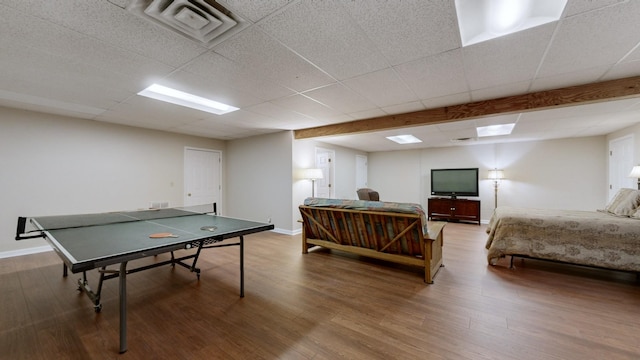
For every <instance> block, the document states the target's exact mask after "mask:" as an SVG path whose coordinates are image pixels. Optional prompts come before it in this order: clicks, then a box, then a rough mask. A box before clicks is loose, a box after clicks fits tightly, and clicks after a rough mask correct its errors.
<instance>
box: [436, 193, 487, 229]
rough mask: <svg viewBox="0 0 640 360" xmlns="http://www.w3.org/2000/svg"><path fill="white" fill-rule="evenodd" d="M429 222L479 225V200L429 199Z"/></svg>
mask: <svg viewBox="0 0 640 360" xmlns="http://www.w3.org/2000/svg"><path fill="white" fill-rule="evenodd" d="M428 216H429V220H446V221H468V222H477V223H478V225H480V200H469V199H452V198H429V200H428Z"/></svg>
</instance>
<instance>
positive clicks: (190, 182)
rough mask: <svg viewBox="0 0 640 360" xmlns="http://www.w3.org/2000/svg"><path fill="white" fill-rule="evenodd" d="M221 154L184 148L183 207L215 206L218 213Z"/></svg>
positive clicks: (213, 151) (220, 189)
mask: <svg viewBox="0 0 640 360" xmlns="http://www.w3.org/2000/svg"><path fill="white" fill-rule="evenodd" d="M220 158H221V153H220V152H219V151H215V150H206V149H196V148H185V151H184V206H195V205H211V204H213V203H216V204H217V209H216V210H217V212H218V213H220V206H221V203H220V199H221V195H220V194H221V191H222V186H221V184H220V179H221V171H220V168H221V161H220Z"/></svg>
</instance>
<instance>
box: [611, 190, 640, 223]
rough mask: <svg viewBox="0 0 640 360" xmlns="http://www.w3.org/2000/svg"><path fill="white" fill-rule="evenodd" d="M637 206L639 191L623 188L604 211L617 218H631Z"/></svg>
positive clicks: (639, 201)
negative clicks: (617, 216)
mask: <svg viewBox="0 0 640 360" xmlns="http://www.w3.org/2000/svg"><path fill="white" fill-rule="evenodd" d="M638 206H640V190H634V189H627V188H623V189H620V190H619V191H618V193H617V194H616V196H614V197H613V199H612V200H611V201H610V202H609V204H607V206H606V207H605V210H606V211H608V212H610V213H612V214H615V215H619V216H631V215H633V214H634V213H635V212H636V210H637V209H638ZM639 216H640V215H639Z"/></svg>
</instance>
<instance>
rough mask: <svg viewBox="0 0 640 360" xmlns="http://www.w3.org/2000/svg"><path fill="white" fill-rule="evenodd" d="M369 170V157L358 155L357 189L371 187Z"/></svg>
mask: <svg viewBox="0 0 640 360" xmlns="http://www.w3.org/2000/svg"><path fill="white" fill-rule="evenodd" d="M367 171H368V168H367V157H366V156H365V155H356V190H358V189H362V188H366V187H369V185H368V183H367Z"/></svg>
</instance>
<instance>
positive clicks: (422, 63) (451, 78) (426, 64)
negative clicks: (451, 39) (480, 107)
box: [395, 50, 469, 99]
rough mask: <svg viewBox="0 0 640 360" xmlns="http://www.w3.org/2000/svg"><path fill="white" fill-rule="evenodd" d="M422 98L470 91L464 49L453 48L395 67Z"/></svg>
mask: <svg viewBox="0 0 640 360" xmlns="http://www.w3.org/2000/svg"><path fill="white" fill-rule="evenodd" d="M395 69H396V70H397V71H398V74H400V77H401V78H402V79H403V80H404V82H405V83H406V84H407V85H408V86H409V88H410V89H411V90H413V92H414V93H415V94H416V95H417V96H418V98H420V99H430V98H434V97H441V96H445V95H450V94H458V93H462V92H465V91H468V90H469V88H468V85H467V81H466V79H465V74H464V65H463V59H462V51H460V50H453V51H448V52H445V53H442V54H438V55H434V56H430V57H427V58H423V59H420V60H416V61H412V62H409V63H405V64H402V65H398V66H396V67H395Z"/></svg>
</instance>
